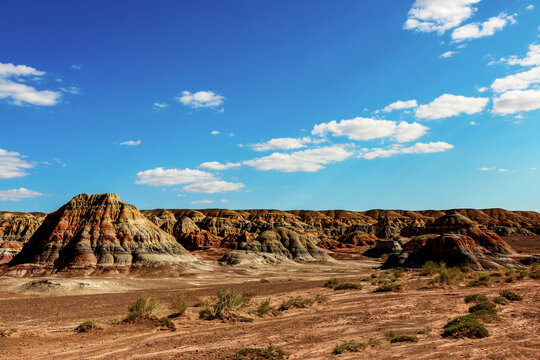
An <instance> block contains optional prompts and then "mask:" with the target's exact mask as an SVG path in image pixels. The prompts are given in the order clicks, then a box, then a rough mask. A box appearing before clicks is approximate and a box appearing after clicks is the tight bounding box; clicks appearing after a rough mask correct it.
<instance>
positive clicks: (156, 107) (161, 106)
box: [154, 102, 169, 110]
mask: <svg viewBox="0 0 540 360" xmlns="http://www.w3.org/2000/svg"><path fill="white" fill-rule="evenodd" d="M168 107H169V104H165V103H159V102H155V103H154V110H161V109H165V108H168Z"/></svg>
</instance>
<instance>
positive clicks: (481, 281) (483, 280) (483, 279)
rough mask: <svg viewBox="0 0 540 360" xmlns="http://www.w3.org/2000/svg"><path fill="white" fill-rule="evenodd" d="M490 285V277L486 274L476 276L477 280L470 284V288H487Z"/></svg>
mask: <svg viewBox="0 0 540 360" xmlns="http://www.w3.org/2000/svg"><path fill="white" fill-rule="evenodd" d="M490 283H491V276H489V275H488V274H478V279H477V280H474V281H473V282H471V283H470V284H469V285H470V286H488V285H489V284H490Z"/></svg>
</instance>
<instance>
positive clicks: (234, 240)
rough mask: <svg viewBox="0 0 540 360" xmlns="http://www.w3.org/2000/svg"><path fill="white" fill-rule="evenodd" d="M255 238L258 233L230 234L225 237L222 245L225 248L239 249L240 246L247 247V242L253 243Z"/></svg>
mask: <svg viewBox="0 0 540 360" xmlns="http://www.w3.org/2000/svg"><path fill="white" fill-rule="evenodd" d="M255 238H256V235H254V234H251V233H248V232H243V233H234V234H229V235H227V236H226V237H224V238H223V241H222V242H221V246H222V247H224V248H228V249H232V250H237V249H238V248H239V247H246V246H247V244H250V243H252V242H253V240H255Z"/></svg>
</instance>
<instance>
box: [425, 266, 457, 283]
mask: <svg viewBox="0 0 540 360" xmlns="http://www.w3.org/2000/svg"><path fill="white" fill-rule="evenodd" d="M462 277H463V273H462V272H461V270H460V269H459V268H457V267H453V268H449V269H446V268H440V269H439V272H438V274H437V276H435V277H434V278H433V280H432V282H434V283H441V284H447V285H453V284H457V283H459V282H460V281H461V279H462Z"/></svg>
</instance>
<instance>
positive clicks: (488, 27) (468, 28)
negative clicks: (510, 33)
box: [452, 13, 516, 42]
mask: <svg viewBox="0 0 540 360" xmlns="http://www.w3.org/2000/svg"><path fill="white" fill-rule="evenodd" d="M515 22H516V20H515V15H507V14H506V13H501V14H499V15H498V16H494V17H492V18H489V19H488V20H486V21H485V22H483V23H478V22H475V23H470V24H467V25H463V26H460V27H458V28H457V29H454V31H452V40H454V41H456V42H460V41H465V40H471V39H478V38H481V37H486V36H491V35H493V34H495V32H496V31H499V30H502V29H504V27H505V26H506V25H508V24H515Z"/></svg>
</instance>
